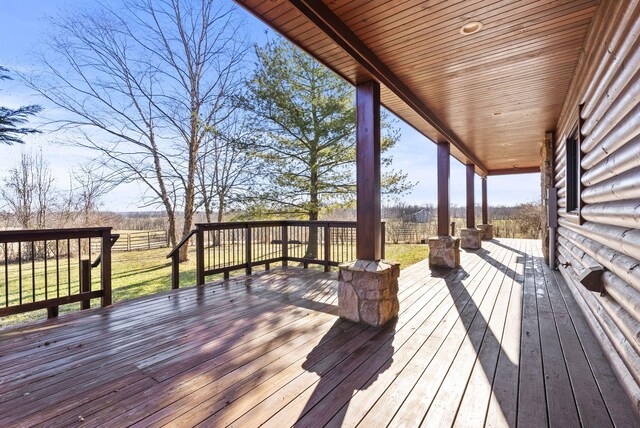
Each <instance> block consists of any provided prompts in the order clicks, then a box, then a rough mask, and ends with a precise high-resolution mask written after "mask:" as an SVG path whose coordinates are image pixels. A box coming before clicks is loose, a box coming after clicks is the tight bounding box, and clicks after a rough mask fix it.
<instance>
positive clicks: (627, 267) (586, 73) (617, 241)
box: [554, 0, 640, 413]
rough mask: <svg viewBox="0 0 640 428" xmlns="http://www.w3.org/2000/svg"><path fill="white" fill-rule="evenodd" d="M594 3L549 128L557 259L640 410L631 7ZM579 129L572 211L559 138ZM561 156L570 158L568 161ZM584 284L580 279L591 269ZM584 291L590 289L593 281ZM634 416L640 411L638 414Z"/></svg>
mask: <svg viewBox="0 0 640 428" xmlns="http://www.w3.org/2000/svg"><path fill="white" fill-rule="evenodd" d="M638 3H639V2H637V1H618V0H612V1H602V2H601V3H600V5H599V7H598V11H597V12H596V14H595V16H594V18H593V21H592V26H591V29H590V32H589V35H588V37H587V39H586V42H585V45H584V49H583V52H582V56H581V59H580V62H579V63H578V66H577V67H576V72H575V75H574V78H573V81H572V84H571V87H570V89H569V92H568V95H567V98H566V99H565V102H564V106H563V110H562V113H561V116H560V119H559V122H558V125H557V127H556V141H555V149H554V154H555V156H554V183H555V184H554V185H555V187H556V188H557V189H558V207H559V211H558V216H559V220H558V222H559V227H558V238H557V250H558V251H557V257H558V259H557V261H558V265H559V269H560V271H561V273H562V275H563V276H564V277H565V279H566V280H567V282H568V283H569V286H570V288H571V291H572V293H573V294H574V296H575V297H576V299H577V301H578V303H579V304H580V306H581V308H582V310H583V312H584V313H585V315H586V317H587V319H588V321H589V323H590V325H591V328H592V329H593V331H594V332H595V334H596V336H597V337H598V339H599V340H600V342H601V343H602V345H603V347H604V349H605V351H606V353H607V355H608V357H609V359H610V361H611V363H612V365H613V367H614V369H615V371H616V374H617V376H618V377H619V379H620V381H621V382H622V384H623V385H624V387H625V389H626V392H627V393H628V395H629V397H630V398H631V400H632V402H633V403H634V405H635V406H634V407H635V408H636V411H637V412H638V409H639V408H640V388H639V385H640V37H639V33H640V6H639V5H638ZM576 128H578V129H580V131H579V132H580V137H579V140H578V143H577V144H578V145H579V147H580V148H581V153H579V154H578V155H579V156H580V157H581V159H580V163H579V165H580V166H581V171H580V172H579V174H580V178H579V186H578V192H579V194H580V195H581V201H580V202H578V203H579V204H581V205H580V206H579V210H578V212H580V214H581V215H580V216H578V215H577V214H576V212H575V211H574V212H568V210H567V206H568V205H569V206H570V205H571V195H570V193H571V190H570V189H568V187H573V186H571V185H569V186H568V185H567V183H569V182H570V181H571V177H570V175H571V173H569V174H568V173H567V170H568V169H570V168H571V165H569V164H568V161H567V151H568V150H569V151H571V147H569V149H568V144H570V143H567V141H570V138H571V136H572V134H573V133H574V132H575V129H576ZM569 163H571V162H570V161H569ZM598 269H602V271H601V273H599V274H598V275H597V286H598V287H597V288H600V287H602V292H599V291H589V290H588V289H587V288H586V287H585V286H584V285H583V283H585V281H584V279H583V281H582V283H581V282H580V279H581V278H584V277H585V274H587V273H593V272H598ZM592 288H593V287H592ZM639 413H640V412H639Z"/></svg>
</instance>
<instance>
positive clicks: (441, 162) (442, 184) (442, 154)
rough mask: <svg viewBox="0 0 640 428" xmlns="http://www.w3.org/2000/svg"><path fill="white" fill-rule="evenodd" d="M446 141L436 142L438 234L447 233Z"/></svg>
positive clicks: (447, 150)
mask: <svg viewBox="0 0 640 428" xmlns="http://www.w3.org/2000/svg"><path fill="white" fill-rule="evenodd" d="M450 152H451V146H450V145H449V143H448V142H447V141H443V142H439V143H438V236H448V235H449V171H450V160H449V154H450Z"/></svg>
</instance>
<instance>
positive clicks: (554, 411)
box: [0, 239, 639, 428]
mask: <svg viewBox="0 0 640 428" xmlns="http://www.w3.org/2000/svg"><path fill="white" fill-rule="evenodd" d="M335 278H336V276H335V273H334V274H325V273H320V272H318V271H312V270H302V269H287V270H282V269H278V270H273V271H270V272H265V273H263V274H259V275H255V276H253V277H243V278H241V279H234V280H231V281H228V282H226V283H224V284H221V283H217V284H211V285H208V286H206V287H201V288H189V289H183V290H179V291H177V292H171V293H167V294H163V295H157V296H153V297H150V298H146V299H141V300H138V301H132V302H127V303H123V304H118V305H115V306H114V307H113V308H110V309H106V310H103V309H95V310H91V311H87V312H85V313H82V314H80V313H78V314H73V315H69V316H65V317H61V318H60V319H59V320H54V321H46V322H41V323H37V324H33V325H31V326H28V327H23V328H21V329H12V330H5V331H1V332H0V426H3V427H5V426H91V427H93V426H105V427H124V426H130V425H134V426H140V427H147V426H162V425H169V426H195V425H200V426H211V427H218V426H226V425H232V426H237V427H253V426H258V425H261V424H265V425H267V426H273V427H278V428H283V427H285V426H292V425H296V426H300V427H307V426H324V425H329V426H362V427H380V426H407V427H414V426H419V425H421V424H422V425H425V426H429V427H440V426H451V425H455V426H461V427H471V426H483V425H486V426H521V427H544V426H558V427H570V426H580V425H583V426H592V427H607V426H619V427H633V426H639V425H638V421H637V420H636V418H635V416H634V413H633V411H632V409H631V405H630V404H629V402H628V401H627V399H626V396H625V395H624V393H623V391H622V390H621V388H620V386H619V385H618V383H617V381H616V378H615V376H614V374H613V373H612V371H611V368H610V366H609V364H608V363H607V360H606V358H605V356H604V355H603V353H602V350H601V349H600V347H599V346H598V344H597V342H596V339H595V338H594V336H593V335H592V334H591V333H590V331H589V329H588V326H587V324H586V322H585V320H584V319H583V317H582V316H581V313H580V310H579V308H578V307H577V306H576V304H575V302H574V301H573V299H572V297H571V293H570V291H569V290H568V289H567V286H566V284H565V283H564V282H562V281H561V279H559V277H557V276H556V275H554V274H553V273H551V272H550V271H549V270H548V269H546V267H545V266H543V263H542V262H541V259H540V254H539V245H538V243H537V242H536V241H527V240H506V239H505V240H499V241H497V240H495V241H492V242H486V243H484V248H483V249H482V250H479V251H476V252H463V256H462V267H461V268H460V269H456V270H453V271H450V272H431V271H430V270H429V268H428V265H427V263H426V261H425V262H421V263H419V264H417V265H414V266H411V267H409V268H408V269H405V270H403V271H402V274H401V281H400V302H401V303H400V305H401V315H400V317H399V319H398V320H397V322H394V323H392V324H391V325H388V326H386V327H385V328H382V329H375V328H367V327H363V326H361V325H356V324H353V323H350V322H346V321H342V320H339V319H338V318H337V317H336V315H335V314H336V311H337V308H336V306H335V304H336V293H335V288H336V281H335Z"/></svg>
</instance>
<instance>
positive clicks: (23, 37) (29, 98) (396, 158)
mask: <svg viewBox="0 0 640 428" xmlns="http://www.w3.org/2000/svg"><path fill="white" fill-rule="evenodd" d="M93 3H94V2H93V1H89V0H84V1H78V0H48V1H47V0H21V1H14V0H0V6H1V7H0V10H1V12H0V40H1V41H2V42H1V45H2V49H1V50H0V64H1V65H4V66H6V67H8V68H10V69H14V70H23V71H28V70H29V69H30V68H31V67H33V64H34V61H33V56H34V55H37V53H38V52H41V51H42V50H43V49H44V47H45V45H44V40H45V38H46V34H47V32H48V31H49V24H48V22H49V18H50V17H52V16H56V15H58V14H60V13H66V11H68V10H69V9H71V8H77V7H78V5H79V4H81V5H84V6H88V7H90V6H91V5H92V4H93ZM240 13H241V14H242V15H243V16H244V18H245V19H246V25H245V28H246V31H247V32H248V33H249V36H250V38H251V39H252V40H254V41H257V42H260V41H261V40H263V39H264V37H265V36H264V32H265V30H266V29H267V28H266V27H265V26H264V25H263V24H262V23H261V22H260V21H258V20H257V19H255V18H254V17H253V16H251V15H250V14H249V13H247V12H244V11H241V12H240ZM31 103H42V101H41V100H40V99H38V98H36V97H35V96H34V95H33V94H32V93H31V92H30V91H28V90H27V89H26V88H24V87H22V86H21V85H20V84H19V83H18V82H15V81H14V82H3V83H2V86H1V88H0V105H4V106H10V107H17V106H19V105H23V104H31ZM45 107H46V104H45ZM399 126H400V128H401V134H402V137H401V139H400V141H399V143H398V144H397V145H396V147H394V148H393V149H392V151H391V152H390V154H391V156H392V157H393V167H394V168H395V169H401V170H403V171H404V172H406V173H408V175H409V180H410V181H412V182H418V184H417V185H416V187H415V188H414V189H413V191H412V192H411V193H410V194H408V195H405V196H404V197H403V198H402V200H403V202H405V203H409V204H422V203H434V202H435V199H436V163H435V155H436V147H435V144H433V143H432V142H431V141H429V140H428V139H427V138H426V137H424V136H422V135H421V134H419V133H418V132H416V131H415V130H414V129H413V128H411V127H409V126H407V125H406V124H404V123H403V122H401V121H400V122H399ZM25 140H26V142H27V144H26V145H25V146H20V145H15V146H3V147H1V149H2V150H3V152H4V153H3V155H2V156H0V176H3V175H4V174H5V172H6V171H7V170H8V169H9V168H11V167H12V166H14V165H15V164H16V163H17V160H18V158H19V157H20V154H21V152H22V151H23V150H25V149H26V150H29V149H30V148H38V147H41V148H42V149H43V151H44V152H45V153H46V156H47V158H48V160H49V162H50V164H51V166H52V169H53V170H54V173H55V175H56V180H57V185H58V186H60V187H64V185H65V184H64V183H67V182H68V180H69V178H68V177H69V172H70V171H71V170H72V169H73V168H77V167H78V165H79V164H81V163H84V162H86V161H87V160H88V159H89V158H90V155H91V153H87V152H86V151H83V150H81V149H79V148H76V147H70V146H64V145H61V144H58V143H56V142H55V138H52V137H51V136H50V135H46V134H41V135H39V136H34V137H28V138H26V139H25ZM464 183H465V168H464V166H463V165H462V164H460V163H459V162H458V161H456V160H455V159H453V158H452V164H451V203H452V204H457V205H464V204H465V188H464ZM141 190H142V189H140V188H139V187H138V186H137V185H136V184H129V185H126V186H123V187H121V188H119V189H118V190H116V191H115V192H112V193H111V194H109V195H107V196H106V198H105V204H104V205H105V207H109V209H110V210H123V211H130V210H136V209H139V207H138V204H137V202H136V201H138V200H139V195H140V193H141ZM539 199H540V178H539V174H523V175H512V176H498V177H489V203H490V204H492V205H510V204H516V203H520V202H530V201H537V200H539ZM476 200H477V201H479V200H480V180H479V178H477V179H476Z"/></svg>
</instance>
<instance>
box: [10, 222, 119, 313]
mask: <svg viewBox="0 0 640 428" xmlns="http://www.w3.org/2000/svg"><path fill="white" fill-rule="evenodd" d="M117 239H118V235H112V234H111V228H110V227H97V228H83V229H42V230H11V231H0V255H1V257H0V263H1V266H0V272H1V273H0V284H2V286H1V287H0V316H6V315H13V314H18V313H22V312H29V311H34V310H38V309H47V312H48V316H49V317H50V318H51V317H55V316H57V315H58V308H59V306H60V305H66V304H69V303H75V302H81V308H82V309H88V308H89V307H90V301H91V299H95V298H100V299H101V304H102V306H109V305H110V304H111V247H112V246H113V244H114V243H115V241H116V240H117ZM96 243H98V245H96ZM98 266H100V274H99V275H98V276H97V278H96V277H92V275H91V273H92V272H91V271H92V269H93V268H97V267H98Z"/></svg>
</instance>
